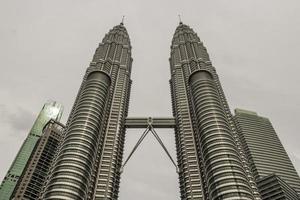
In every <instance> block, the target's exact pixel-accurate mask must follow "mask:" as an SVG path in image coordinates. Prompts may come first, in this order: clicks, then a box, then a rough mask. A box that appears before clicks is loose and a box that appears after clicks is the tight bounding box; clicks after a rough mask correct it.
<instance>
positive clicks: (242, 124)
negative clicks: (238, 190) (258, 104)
mask: <svg viewBox="0 0 300 200" xmlns="http://www.w3.org/2000/svg"><path fill="white" fill-rule="evenodd" d="M235 120H236V122H237V125H238V132H239V134H240V137H241V141H242V143H243V146H244V148H245V150H246V156H247V158H248V159H249V161H250V168H251V171H252V172H253V175H254V178H255V180H256V181H258V180H261V179H263V178H265V177H267V176H270V175H271V174H276V175H277V176H278V177H279V178H280V179H282V180H283V181H285V182H286V183H287V184H288V185H290V187H292V188H294V190H296V191H297V192H298V193H299V194H300V178H299V175H298V174H297V172H296V170H295V168H294V166H293V164H292V162H291V160H290V158H289V156H288V154H287V153H286V151H285V149H284V147H283V146H282V144H281V142H280V140H279V138H278V136H277V134H276V132H275V130H274V128H273V126H272V124H271V122H270V120H269V119H268V118H265V117H261V116H259V115H257V113H255V112H252V111H247V110H242V109H236V110H235Z"/></svg>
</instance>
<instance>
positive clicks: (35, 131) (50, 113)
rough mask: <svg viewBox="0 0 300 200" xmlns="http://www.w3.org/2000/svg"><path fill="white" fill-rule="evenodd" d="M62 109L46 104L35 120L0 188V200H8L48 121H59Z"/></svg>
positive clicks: (55, 103) (55, 104)
mask: <svg viewBox="0 0 300 200" xmlns="http://www.w3.org/2000/svg"><path fill="white" fill-rule="evenodd" d="M62 112H63V107H62V105H61V104H59V103H57V102H52V101H51V102H47V103H46V104H45V105H44V106H43V108H42V110H41V112H40V113H39V115H38V117H37V119H36V120H35V122H34V124H33V126H32V128H31V130H30V132H29V134H28V136H27V138H26V139H25V141H24V143H23V144H22V146H21V148H20V150H19V152H18V154H17V156H16V158H15V160H14V161H13V163H12V164H11V166H10V168H9V170H8V172H7V174H6V176H5V177H4V180H3V181H2V183H1V186H0V200H8V199H10V197H11V195H12V194H13V191H14V190H15V187H16V185H17V182H18V180H19V178H20V176H21V175H22V173H23V171H24V169H25V167H26V164H27V162H28V160H29V158H30V156H31V154H32V152H33V149H34V147H35V145H36V143H37V141H38V140H39V138H40V137H41V135H42V130H43V128H44V126H45V125H46V124H47V123H48V121H49V120H50V119H55V120H60V118H61V116H62Z"/></svg>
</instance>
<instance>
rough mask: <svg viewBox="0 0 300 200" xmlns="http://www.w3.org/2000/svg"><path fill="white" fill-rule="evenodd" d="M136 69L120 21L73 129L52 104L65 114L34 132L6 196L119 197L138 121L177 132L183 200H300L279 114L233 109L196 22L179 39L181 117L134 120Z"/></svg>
mask: <svg viewBox="0 0 300 200" xmlns="http://www.w3.org/2000/svg"><path fill="white" fill-rule="evenodd" d="M131 70H132V57H131V44H130V39H129V36H128V33H127V30H126V28H125V27H124V24H123V23H121V24H120V25H117V26H115V27H114V28H113V29H111V30H110V31H109V33H108V34H106V35H105V37H104V39H103V40H102V42H101V43H100V44H99V46H98V48H97V49H96V52H95V54H94V57H93V59H92V61H91V63H90V65H89V67H88V68H87V70H86V73H85V75H84V78H83V81H82V84H81V86H80V89H79V92H78V95H77V97H76V99H75V103H74V105H73V108H72V110H71V113H70V116H69V119H68V121H67V124H66V126H64V125H62V124H60V123H59V122H58V121H59V119H60V116H61V111H62V109H61V106H60V105H58V104H57V103H49V104H47V105H52V107H54V108H57V110H56V112H57V113H56V115H55V116H50V117H47V118H45V119H47V120H46V121H47V122H45V121H43V122H42V123H41V125H42V126H43V127H44V128H39V129H38V133H35V132H34V133H32V132H33V131H31V133H30V134H29V136H28V137H30V138H31V137H33V138H34V139H31V140H30V141H32V142H28V141H27V140H28V139H26V141H27V142H26V141H25V142H24V144H23V146H22V148H21V150H20V151H19V153H18V156H17V157H16V159H15V161H14V163H13V164H12V166H11V168H10V170H9V172H8V174H7V175H6V177H5V179H4V181H3V182H2V184H1V187H0V200H8V199H49V200H50V199H51V200H54V199H65V200H67V199H74V200H75V199H76V200H77V199H78V200H79V199H82V200H88V199H90V200H93V199H95V200H104V199H105V200H106V199H107V200H116V199H118V193H119V185H120V176H121V171H122V170H121V169H122V168H123V167H122V166H123V165H122V160H123V151H124V140H125V132H126V129H127V128H131V127H135V128H136V127H139V128H142V127H145V128H146V130H147V131H153V129H154V128H173V129H174V130H175V141H176V151H177V166H176V167H177V168H178V175H179V184H180V194H181V196H180V198H181V199H182V200H223V199H224V200H225V199H226V200H238V199H242V200H260V199H264V200H267V199H268V200H277V199H278V200H279V199H288V200H299V194H300V178H299V176H298V174H297V172H296V170H295V168H294V167H293V164H292V162H291V161H290V159H289V157H288V155H287V153H286V151H285V150H284V148H283V146H282V144H281V143H280V141H279V139H278V137H277V135H276V133H275V131H274V129H273V127H272V125H271V123H270V121H269V120H268V119H267V118H264V117H260V116H258V115H257V114H256V113H255V112H251V111H246V110H242V109H236V110H235V115H232V113H231V111H230V109H229V106H228V104H227V101H226V98H225V95H224V92H223V90H222V87H221V83H220V81H219V78H218V75H217V73H216V70H215V68H214V66H213V65H212V63H211V61H210V58H209V55H208V53H207V50H206V48H205V47H204V46H203V43H202V42H201V40H200V39H199V37H198V36H197V34H196V33H195V32H194V31H193V30H192V29H191V28H190V27H189V26H187V25H185V24H183V23H182V22H180V24H179V26H178V27H177V28H176V31H175V34H174V36H173V39H172V44H171V55H170V71H171V79H170V86H171V98H172V106H173V117H169V118H153V119H152V118H149V119H148V118H128V117H127V113H128V106H129V97H130V88H131V83H132V81H131V78H130V75H131ZM50 110H51V109H50ZM50 113H51V112H50ZM48 114H49V113H48ZM48 114H46V115H47V116H49V115H48ZM36 123H38V122H36ZM153 132H154V133H155V131H153ZM35 137H36V138H35ZM157 137H158V136H157ZM142 139H143V138H142ZM158 140H159V137H158ZM24 145H26V146H25V147H24ZM162 145H163V144H162ZM28 146H29V147H28ZM28 149H29V150H28ZM24 152H27V154H26V156H25V157H24V155H25V154H24ZM22 156H23V157H22ZM20 159H21V160H22V162H20V161H18V160H20ZM17 162H19V163H21V164H18V166H16V163H17ZM20 165H22V167H20ZM16 169H17V171H16ZM137 198H140V197H137Z"/></svg>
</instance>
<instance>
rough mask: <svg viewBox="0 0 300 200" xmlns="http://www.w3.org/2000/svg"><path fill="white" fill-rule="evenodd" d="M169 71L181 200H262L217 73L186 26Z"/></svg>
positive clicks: (173, 51) (174, 48) (177, 40)
mask: <svg viewBox="0 0 300 200" xmlns="http://www.w3.org/2000/svg"><path fill="white" fill-rule="evenodd" d="M170 65H171V80H170V83H171V91H172V102H173V114H174V117H175V120H176V133H175V135H176V146H177V158H178V165H179V169H180V173H179V180H180V191H181V199H260V196H259V194H258V191H257V188H256V185H255V183H254V181H253V177H252V175H251V172H250V170H249V166H248V162H247V160H246V159H245V156H244V152H243V149H242V146H241V143H240V141H239V138H238V135H237V132H236V127H235V123H234V121H233V119H232V115H231V113H230V110H229V107H228V104H227V102H226V99H225V96H224V93H223V90H222V88H221V84H220V82H219V79H218V76H217V73H216V70H215V68H214V67H213V66H212V64H211V61H210V59H209V55H208V53H207V50H206V48H205V47H204V46H203V43H202V42H201V41H200V39H199V37H198V36H197V34H196V33H195V32H194V31H193V30H192V29H191V28H190V27H189V26H187V25H184V24H182V23H180V25H179V26H178V27H177V29H176V31H175V34H174V37H173V40H172V45H171V57H170Z"/></svg>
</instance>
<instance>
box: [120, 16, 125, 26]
mask: <svg viewBox="0 0 300 200" xmlns="http://www.w3.org/2000/svg"><path fill="white" fill-rule="evenodd" d="M124 19H125V15H123V16H122V22H121V25H123V24H124Z"/></svg>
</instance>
